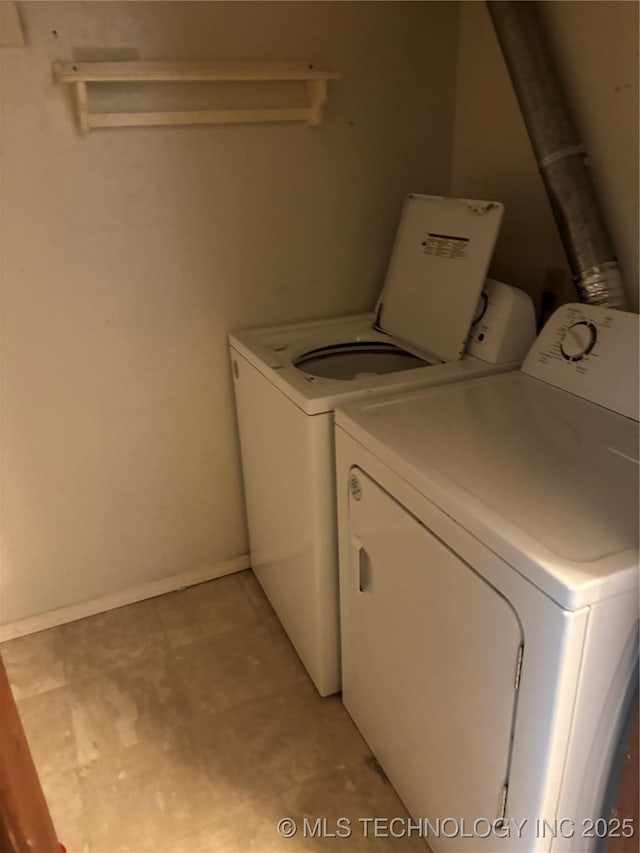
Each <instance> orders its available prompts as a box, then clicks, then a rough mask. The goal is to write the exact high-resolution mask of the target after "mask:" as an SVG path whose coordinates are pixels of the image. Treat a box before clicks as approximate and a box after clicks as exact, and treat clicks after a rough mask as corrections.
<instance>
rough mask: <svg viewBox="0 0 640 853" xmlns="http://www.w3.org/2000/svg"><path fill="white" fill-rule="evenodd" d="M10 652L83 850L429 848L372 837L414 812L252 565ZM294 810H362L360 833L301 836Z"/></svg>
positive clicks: (293, 852) (46, 772) (39, 750)
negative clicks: (286, 830)
mask: <svg viewBox="0 0 640 853" xmlns="http://www.w3.org/2000/svg"><path fill="white" fill-rule="evenodd" d="M0 651H1V653H2V657H3V659H4V662H5V665H6V668H7V671H8V674H9V678H10V681H11V684H12V687H13V691H14V695H15V697H16V701H17V703H18V708H19V711H20V715H21V717H22V720H23V724H24V727H25V730H26V733H27V737H28V739H29V743H30V745H31V750H32V753H33V756H34V760H35V762H36V766H37V768H38V772H39V775H40V779H41V781H42V784H43V787H44V790H45V795H46V797H47V800H48V802H49V805H50V808H51V812H52V815H53V819H54V823H55V826H56V829H57V832H58V836H59V838H60V840H61V841H62V842H63V843H64V844H65V845H66V847H67V849H68V851H69V853H82V851H91V853H117V851H127V853H142V852H143V851H153V853H162V851H166V852H167V853H202V851H211V853H269V851H278V853H298V851H308V850H309V851H328V850H331V851H334V850H349V851H359V850H369V851H372V853H373V851H387V853H391V851H404V850H407V851H412V850H414V851H417V853H425V851H426V853H428V851H427V848H426V847H425V845H424V843H423V842H422V841H421V840H420V839H417V838H415V837H414V838H403V839H392V838H384V837H377V838H376V837H371V834H370V836H369V837H365V836H364V833H363V831H362V827H363V823H361V822H359V821H358V818H362V817H386V818H392V817H400V818H403V819H406V818H407V813H406V811H405V809H404V807H403V805H402V803H401V802H400V800H399V799H398V797H397V795H396V793H395V791H394V790H393V788H392V787H391V785H390V784H389V783H388V782H387V781H386V780H385V779H384V775H383V774H382V773H381V772H380V770H379V768H377V766H376V762H375V760H374V759H373V758H372V756H371V754H370V752H369V749H368V748H367V745H366V743H365V742H364V740H363V739H362V737H361V736H360V734H359V732H358V730H357V729H356V728H355V726H354V725H353V723H352V722H351V719H350V718H349V716H348V714H347V713H346V711H345V710H344V707H343V706H342V704H341V702H340V699H339V697H330V698H328V699H321V698H320V697H319V696H318V694H317V693H316V691H315V688H314V687H313V685H312V684H311V682H310V680H309V678H308V677H307V675H306V673H305V670H304V669H303V667H302V665H301V664H300V661H299V660H298V657H297V656H296V654H295V652H294V651H293V649H292V647H291V645H290V643H289V641H288V639H287V637H286V635H285V634H284V632H283V631H282V628H281V627H280V624H279V622H278V621H277V619H276V617H275V615H274V613H273V611H272V610H271V607H270V606H269V603H268V602H267V600H266V598H265V597H264V595H263V594H262V591H261V589H260V587H259V585H258V583H257V582H256V580H255V578H254V576H253V574H252V573H251V572H242V573H240V574H236V575H230V576H228V577H225V578H220V579H218V580H215V581H211V582H210V583H206V584H201V585H200V586H196V587H191V588H190V589H187V590H184V591H181V592H176V593H171V594H169V595H164V596H161V597H159V598H155V599H151V600H148V601H143V602H140V603H138V604H133V605H130V606H128V607H122V608H120V609H118V610H112V611H110V612H109V613H104V614H100V615H98V616H92V617H90V618H88V619H83V620H81V621H79V622H73V623H70V624H68V625H63V626H61V627H59V628H53V629H51V630H49V631H44V632H42V633H39V634H33V635H31V636H28V637H22V638H20V639H17V640H11V641H9V642H6V643H3V644H2V646H1V647H0ZM283 817H292V818H294V819H295V820H296V821H297V822H298V824H299V825H300V827H303V825H304V824H303V821H304V818H305V817H306V818H307V819H310V820H311V822H312V823H315V819H316V818H318V817H319V818H323V817H324V818H327V824H326V826H327V829H328V830H330V831H335V830H336V828H337V827H336V823H335V821H336V819H337V818H338V817H343V818H344V817H348V818H349V819H350V821H351V826H352V828H353V834H352V835H351V837H349V838H331V837H325V838H318V837H315V838H313V837H307V838H304V837H303V831H302V829H300V831H299V832H298V834H297V835H296V836H295V837H293V838H290V839H285V838H281V837H280V836H279V835H278V834H277V831H276V824H277V822H278V820H279V819H280V818H283ZM369 826H371V825H369ZM381 831H384V830H381Z"/></svg>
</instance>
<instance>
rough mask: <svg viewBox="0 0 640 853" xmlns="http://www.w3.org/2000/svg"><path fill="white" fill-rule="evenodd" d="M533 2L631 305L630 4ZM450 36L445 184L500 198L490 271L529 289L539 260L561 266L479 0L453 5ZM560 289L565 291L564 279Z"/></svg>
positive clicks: (534, 291)
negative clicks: (453, 71)
mask: <svg viewBox="0 0 640 853" xmlns="http://www.w3.org/2000/svg"><path fill="white" fill-rule="evenodd" d="M539 10H540V13H541V16H542V21H543V25H544V27H545V31H546V32H547V34H548V38H549V43H550V48H551V51H552V54H553V56H554V59H555V62H556V65H557V67H558V70H559V73H560V75H561V78H562V80H563V85H564V88H565V92H566V95H567V98H568V100H569V102H570V105H571V110H572V113H573V116H574V119H575V121H576V124H577V126H578V128H579V130H580V132H581V134H582V138H583V141H584V142H585V144H586V146H587V150H588V152H589V160H590V165H591V171H592V175H593V180H594V183H595V186H596V190H597V194H598V197H599V199H600V201H601V204H602V206H603V209H604V212H605V217H606V220H607V224H608V227H609V230H610V232H611V238H612V242H613V245H614V248H615V250H616V252H617V254H618V257H619V260H620V265H621V268H622V273H623V276H624V280H625V284H626V287H627V290H628V292H629V295H630V307H631V308H632V309H633V310H636V311H637V310H638V5H637V4H636V3H631V2H628V3H625V2H571V3H569V2H544V3H540V4H539ZM459 39H460V40H459V51H458V84H457V85H458V88H457V97H456V113H455V137H454V157H453V169H452V186H451V190H452V193H453V194H459V195H471V196H474V195H477V196H479V197H481V198H482V197H485V196H486V197H491V196H494V195H495V197H496V198H498V199H500V200H501V201H503V202H504V203H505V204H506V206H507V213H506V216H505V220H504V224H503V228H502V233H501V237H500V240H499V244H498V247H497V250H496V254H495V258H494V264H493V269H492V272H493V274H494V275H496V276H497V277H499V278H500V277H501V278H503V279H504V280H505V281H510V282H511V283H513V284H517V285H520V286H522V287H524V288H525V289H526V290H527V291H529V293H531V295H532V296H534V297H537V296H538V294H539V293H540V291H541V290H542V288H543V285H544V282H545V274H546V270H547V269H548V268H558V269H562V270H564V271H565V273H566V275H567V276H568V267H567V265H566V261H565V258H564V253H563V250H562V246H561V244H560V240H559V237H558V235H557V230H556V227H555V224H554V222H553V219H552V216H551V211H550V208H549V204H548V201H547V198H546V195H545V192H544V189H543V186H542V181H541V179H540V177H539V174H538V171H537V167H536V164H535V159H534V156H533V153H532V151H531V145H530V143H529V140H528V137H527V134H526V130H525V128H524V124H523V121H522V118H521V116H520V112H519V108H518V105H517V102H516V99H515V96H514V94H513V91H512V88H511V83H510V81H509V77H508V74H507V71H506V68H505V65H504V61H503V59H502V55H501V53H500V48H499V46H498V43H497V40H496V38H495V35H494V32H493V29H492V26H491V22H490V19H489V15H488V13H487V10H486V7H485V5H484V3H480V2H466V3H462V4H461V9H460V32H459ZM563 295H564V296H565V297H566V298H574V296H575V293H574V291H573V287H572V286H571V285H570V284H569V285H568V286H567V287H566V289H565V292H564V293H563Z"/></svg>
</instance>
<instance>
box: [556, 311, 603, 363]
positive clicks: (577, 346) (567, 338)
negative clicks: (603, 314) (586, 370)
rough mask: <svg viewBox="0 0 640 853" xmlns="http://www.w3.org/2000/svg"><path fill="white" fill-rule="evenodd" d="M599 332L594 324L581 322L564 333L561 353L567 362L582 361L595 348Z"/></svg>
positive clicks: (585, 321) (586, 321)
mask: <svg viewBox="0 0 640 853" xmlns="http://www.w3.org/2000/svg"><path fill="white" fill-rule="evenodd" d="M597 337H598V331H597V329H596V327H595V326H594V325H593V323H590V322H589V321H588V320H580V321H579V322H578V323H574V324H573V325H572V326H569V328H568V329H567V330H566V331H565V332H564V334H563V335H562V340H561V341H560V352H561V353H562V357H563V358H566V360H567V361H580V360H581V359H582V358H584V357H585V355H589V353H590V352H591V350H592V349H593V348H594V346H595V343H596V340H597Z"/></svg>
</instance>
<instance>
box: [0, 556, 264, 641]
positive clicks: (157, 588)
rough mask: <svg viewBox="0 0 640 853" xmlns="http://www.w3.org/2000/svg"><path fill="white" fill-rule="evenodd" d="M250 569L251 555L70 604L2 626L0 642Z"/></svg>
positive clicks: (0, 628) (0, 627)
mask: <svg viewBox="0 0 640 853" xmlns="http://www.w3.org/2000/svg"><path fill="white" fill-rule="evenodd" d="M250 566H251V562H250V558H249V554H241V555H240V556H239V557H233V558H232V559H231V560H223V562H221V563H216V564H215V565H213V566H203V567H202V568H199V569H192V570H191V571H189V572H183V573H182V574H179V575H172V576H171V577H168V578H161V579H160V580H157V581H149V582H148V583H144V584H141V585H140V586H134V587H132V588H131V589H124V590H122V592H113V593H110V594H109V595H102V596H100V597H99V598H92V599H91V600H90V601H83V602H81V603H80V604H70V605H69V606H68V607H59V608H58V609H56V610H51V611H49V612H48V613H39V614H38V615H37V616H29V617H27V618H26V619H18V620H17V621H16V622H9V623H7V624H6V625H2V626H0V640H1V641H3V642H4V641H5V640H13V639H14V638H15V637H24V636H26V635H27V634H35V633H36V632H37V631H45V630H46V629H47V628H55V627H56V626H58V625H64V624H66V623H67V622H75V621H76V620H77V619H84V618H85V617H86V616H95V615H96V613H105V612H106V611H107V610H115V609H116V608H117V607H124V606H125V605H126V604H134V603H135V602H136V601H143V600H144V599H145V598H155V597H156V595H164V594H165V593H167V592H175V591H176V590H178V589H184V588H185V587H188V586H195V585H196V584H199V583H204V582H205V581H211V580H215V578H221V577H224V576H225V575H231V574H233V573H234V572H242V571H244V569H248V568H249V567H250Z"/></svg>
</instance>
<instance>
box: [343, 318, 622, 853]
mask: <svg viewBox="0 0 640 853" xmlns="http://www.w3.org/2000/svg"><path fill="white" fill-rule="evenodd" d="M638 331H639V328H638V317H637V315H634V314H628V313H624V312H620V311H615V310H613V309H607V308H603V307H595V306H588V305H578V304H575V305H568V306H563V307H562V308H561V309H559V310H558V311H557V312H556V313H555V314H554V315H553V316H552V318H551V319H550V320H549V322H548V323H547V325H546V326H545V328H544V329H543V331H542V333H541V334H540V336H539V338H538V339H537V341H536V342H535V344H534V346H533V347H532V349H531V351H530V353H529V355H528V356H527V358H526V360H525V362H524V364H523V366H522V370H521V371H516V372H511V373H505V374H501V375H496V376H487V377H484V378H481V379H471V380H469V381H465V382H460V383H457V384H455V385H449V386H445V387H441V388H435V389H427V390H418V391H413V392H410V393H408V394H405V395H402V396H396V397H393V398H388V399H378V400H376V401H360V402H358V403H354V404H352V405H351V406H348V407H346V408H345V409H344V410H342V409H338V410H337V411H336V416H335V419H336V458H337V485H338V518H339V534H340V596H341V628H342V663H343V668H342V672H343V701H344V703H345V705H346V707H347V709H348V710H349V712H350V714H351V716H352V717H353V719H354V720H355V722H356V724H357V725H358V727H359V728H360V730H361V732H362V734H363V735H364V737H365V738H366V739H367V741H368V742H369V745H370V747H371V748H372V750H373V752H374V753H375V755H376V756H377V758H378V760H379V761H380V763H381V764H382V766H383V768H384V770H385V771H386V773H387V774H388V776H389V778H390V780H391V782H392V783H393V784H394V785H395V787H396V789H397V791H398V793H399V794H400V796H401V797H402V799H403V800H404V802H405V804H406V806H407V808H408V809H409V811H410V812H411V814H412V816H413V818H414V819H415V820H416V821H420V820H423V819H428V820H429V822H430V823H429V825H426V824H424V823H423V825H422V829H421V830H415V829H414V834H415V833H416V832H417V833H420V832H423V833H424V835H425V836H426V840H427V842H428V844H429V845H430V846H431V847H432V849H433V850H434V851H436V853H440V851H447V853H449V851H458V850H460V851H473V853H476V851H486V853H496V851H504V853H518V851H527V853H532V851H554V853H556V851H561V850H562V851H571V853H580V851H588V850H589V851H591V850H593V849H594V846H595V845H597V844H598V839H599V837H601V836H602V835H603V834H607V833H608V834H622V833H628V832H629V826H628V825H627V826H623V825H622V824H621V821H619V820H616V819H614V820H612V821H609V822H607V821H606V819H605V820H604V821H603V820H600V819H601V818H603V815H602V808H603V798H604V792H605V787H606V784H607V780H608V778H609V774H610V771H611V764H612V755H613V753H614V751H615V746H616V744H617V742H618V739H619V737H620V731H621V726H622V721H623V719H624V716H625V708H626V705H627V703H628V701H629V698H630V695H631V692H632V691H633V689H635V688H634V680H635V684H637V667H638ZM516 822H517V823H516ZM635 831H636V832H637V831H638V828H637V827H636V828H635Z"/></svg>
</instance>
